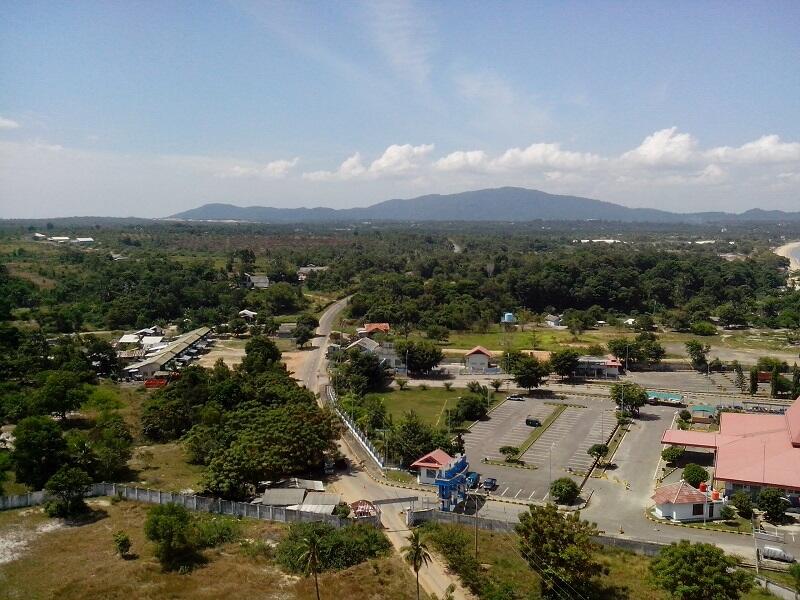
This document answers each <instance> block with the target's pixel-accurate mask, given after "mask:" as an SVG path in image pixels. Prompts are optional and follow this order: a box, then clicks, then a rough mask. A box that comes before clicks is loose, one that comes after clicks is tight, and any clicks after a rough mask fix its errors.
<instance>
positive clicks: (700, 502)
mask: <svg viewBox="0 0 800 600" xmlns="http://www.w3.org/2000/svg"><path fill="white" fill-rule="evenodd" d="M700 487H701V489H697V488H694V487H692V486H691V485H689V484H688V483H686V482H685V481H682V480H681V481H678V482H677V483H670V484H669V485H662V486H661V487H660V488H658V489H656V491H655V493H654V494H653V496H652V500H653V502H654V503H655V511H654V512H655V515H656V516H657V517H658V518H660V519H669V520H670V521H680V522H686V521H702V520H704V519H705V520H709V521H710V520H713V519H719V518H720V511H721V510H722V507H723V506H725V500H724V499H723V498H722V496H721V494H720V493H719V492H718V491H715V490H708V489H705V484H704V483H701V484H700Z"/></svg>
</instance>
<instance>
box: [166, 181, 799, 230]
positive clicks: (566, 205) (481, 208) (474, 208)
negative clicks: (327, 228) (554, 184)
mask: <svg viewBox="0 0 800 600" xmlns="http://www.w3.org/2000/svg"><path fill="white" fill-rule="evenodd" d="M167 218H168V219H179V220H193V221H246V222H256V223H321V222H336V221H347V222H352V221H508V222H511V221H513V222H521V221H536V220H544V221H583V220H603V221H623V222H647V223H704V222H725V221H770V222H776V221H800V212H785V211H780V210H762V209H759V208H755V209H751V210H748V211H745V212H743V213H726V212H699V213H674V212H669V211H665V210H658V209H654V208H629V207H627V206H622V205H619V204H614V203H612V202H605V201H603V200H595V199H592V198H582V197H580V196H562V195H556V194H548V193H547V192H542V191H539V190H530V189H526V188H518V187H502V188H491V189H484V190H473V191H469V192H461V193H457V194H429V195H426V196H419V197H417V198H410V199H399V198H398V199H393V200H386V201H384V202H378V203H377V204H373V205H371V206H365V207H359V208H342V209H335V208H324V207H317V208H271V207H267V206H247V207H241V206H234V205H233V204H205V205H203V206H200V207H198V208H193V209H190V210H187V211H184V212H180V213H177V214H175V215H172V216H170V217H167Z"/></svg>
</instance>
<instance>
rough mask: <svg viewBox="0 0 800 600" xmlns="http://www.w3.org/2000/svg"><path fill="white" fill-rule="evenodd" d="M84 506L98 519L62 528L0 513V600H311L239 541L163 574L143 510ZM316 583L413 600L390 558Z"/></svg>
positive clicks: (278, 531)
mask: <svg viewBox="0 0 800 600" xmlns="http://www.w3.org/2000/svg"><path fill="white" fill-rule="evenodd" d="M91 503H92V504H93V505H94V508H95V509H96V511H97V516H98V519H97V520H95V521H94V522H92V523H88V524H85V525H81V526H64V525H63V524H62V523H61V522H60V521H57V520H54V519H48V518H46V517H45V516H44V514H43V512H42V511H41V510H40V509H29V510H23V511H19V510H17V511H7V512H3V513H0V555H2V548H3V547H5V548H6V549H7V550H8V551H10V553H11V554H12V556H11V557H10V558H13V560H11V561H10V562H6V563H5V564H0V581H2V584H0V598H1V599H3V600H12V599H13V600H38V599H44V598H59V599H61V600H70V599H73V598H74V599H76V600H77V599H80V600H85V599H93V598H97V599H101V598H102V599H103V600H106V599H124V600H129V599H131V598H136V599H137V600H138V599H142V600H150V599H152V600H156V599H158V600H161V599H162V598H172V599H175V600H180V599H184V598H185V599H191V600H202V599H206V598H207V599H209V600H211V599H217V598H229V599H231V600H233V599H247V600H250V599H252V598H272V599H279V598H280V599H284V598H286V599H298V600H310V599H311V598H314V597H315V595H314V582H313V579H312V578H304V577H297V576H294V575H286V574H284V573H283V572H281V571H280V570H279V569H278V568H277V566H276V565H275V564H274V563H273V562H272V561H271V560H270V559H268V558H266V557H257V558H253V557H250V556H248V555H246V554H245V553H243V551H242V548H241V546H240V544H239V543H238V542H234V543H230V544H226V545H224V546H222V547H219V548H214V549H211V550H206V551H205V552H204V556H205V558H206V559H207V562H206V563H205V564H204V565H201V566H200V567H198V568H197V569H195V570H193V571H191V572H189V573H186V574H180V573H175V572H173V573H165V572H163V571H162V570H161V568H160V565H159V564H158V562H157V561H156V559H155V558H154V556H153V544H151V543H150V542H148V541H147V540H146V539H145V537H144V532H143V524H144V519H145V515H146V511H147V508H148V507H147V506H146V505H142V504H137V503H134V502H120V503H117V504H111V503H110V502H108V501H107V500H103V499H98V500H92V501H91ZM243 526H244V531H243V536H244V537H245V538H249V539H262V540H273V541H274V540H278V539H280V537H281V536H282V535H283V532H284V529H283V528H282V527H281V526H279V525H276V524H271V523H266V522H263V521H252V520H244V521H243ZM119 530H124V531H126V532H127V533H128V535H130V537H131V541H132V542H133V546H132V549H131V553H132V554H133V555H134V556H133V557H132V558H130V559H128V560H123V559H121V558H119V557H118V556H116V555H115V554H114V548H113V544H112V535H113V534H114V532H116V531H119ZM12 541H13V542H12ZM12 543H13V550H12ZM6 554H9V552H7V553H6ZM319 579H320V582H319V583H320V589H321V590H323V592H324V595H323V597H324V598H359V599H360V598H365V599H375V600H377V599H379V598H398V599H400V600H403V599H408V600H411V598H414V597H416V596H415V592H414V589H415V588H414V583H413V578H412V576H411V574H410V572H409V571H408V569H407V568H405V566H404V565H403V564H402V563H401V561H400V559H399V558H398V557H394V556H393V557H388V558H383V559H378V560H373V561H370V562H368V563H364V564H361V565H358V566H356V567H353V568H350V569H347V570H345V571H341V572H338V573H323V574H321V575H320V578H319Z"/></svg>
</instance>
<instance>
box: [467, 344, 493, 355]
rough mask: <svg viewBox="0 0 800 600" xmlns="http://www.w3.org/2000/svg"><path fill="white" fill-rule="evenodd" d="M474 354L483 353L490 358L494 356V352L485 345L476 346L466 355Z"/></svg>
mask: <svg viewBox="0 0 800 600" xmlns="http://www.w3.org/2000/svg"><path fill="white" fill-rule="evenodd" d="M473 354H483V355H485V356H487V357H489V358H492V353H491V352H489V351H488V350H487V349H486V348H484V347H483V346H475V347H474V348H473V349H472V350H470V351H469V352H467V353H466V354H465V355H464V356H472V355H473Z"/></svg>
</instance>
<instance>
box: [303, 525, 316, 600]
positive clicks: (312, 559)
mask: <svg viewBox="0 0 800 600" xmlns="http://www.w3.org/2000/svg"><path fill="white" fill-rule="evenodd" d="M301 544H302V545H301V547H302V548H303V553H302V554H301V555H300V560H301V562H302V563H303V567H304V570H305V572H306V574H308V573H313V574H314V588H316V590H317V600H319V581H318V579H317V573H318V571H319V536H318V535H317V533H316V532H315V531H311V532H309V534H308V535H306V536H305V537H303V539H302V540H301Z"/></svg>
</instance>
